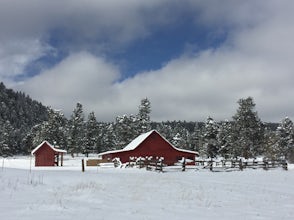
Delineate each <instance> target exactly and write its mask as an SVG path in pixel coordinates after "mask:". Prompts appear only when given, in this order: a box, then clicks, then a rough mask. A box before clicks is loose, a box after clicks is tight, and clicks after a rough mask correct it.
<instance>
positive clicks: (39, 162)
mask: <svg viewBox="0 0 294 220" xmlns="http://www.w3.org/2000/svg"><path fill="white" fill-rule="evenodd" d="M54 160H55V156H54V150H53V149H52V148H51V147H49V146H48V145H47V144H46V143H44V144H43V145H42V146H41V147H40V148H39V149H38V150H37V151H36V152H35V166H54Z"/></svg>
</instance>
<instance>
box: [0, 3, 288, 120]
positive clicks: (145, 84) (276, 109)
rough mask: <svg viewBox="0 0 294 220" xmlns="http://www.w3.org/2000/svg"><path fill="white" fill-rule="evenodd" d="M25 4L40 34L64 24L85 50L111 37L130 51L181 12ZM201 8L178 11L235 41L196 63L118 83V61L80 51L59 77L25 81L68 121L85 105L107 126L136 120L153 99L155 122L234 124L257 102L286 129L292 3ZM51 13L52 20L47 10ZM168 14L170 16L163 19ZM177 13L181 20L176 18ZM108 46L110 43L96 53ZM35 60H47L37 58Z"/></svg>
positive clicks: (51, 73)
mask: <svg viewBox="0 0 294 220" xmlns="http://www.w3.org/2000/svg"><path fill="white" fill-rule="evenodd" d="M27 1H30V2H35V3H36V4H37V6H36V7H37V8H38V10H36V11H38V13H35V12H34V10H33V9H32V10H31V9H30V8H29V7H27V8H25V10H26V13H25V14H27V13H29V12H31V13H32V14H31V15H30V16H29V18H28V19H31V20H36V18H39V17H41V18H43V19H39V20H37V21H35V23H34V22H33V24H35V26H36V28H35V29H34V30H35V31H34V35H36V33H37V34H38V33H39V32H40V33H43V29H44V27H43V26H44V24H46V25H45V26H46V27H45V28H47V29H50V28H52V27H56V24H58V27H63V28H65V29H66V30H67V31H68V33H73V34H76V35H77V36H74V37H75V38H77V39H78V38H81V40H80V41H81V45H82V44H87V42H91V40H92V39H93V38H99V39H104V38H107V37H110V38H111V42H112V43H114V44H122V45H125V44H127V43H130V42H131V41H132V40H134V39H137V38H140V37H144V36H146V35H148V34H150V31H152V28H159V27H160V25H166V24H169V22H170V23H172V22H173V21H169V18H170V17H171V16H170V15H172V13H171V12H172V10H171V9H175V8H174V7H175V5H174V4H172V3H170V1H168V3H169V4H172V6H170V5H169V4H168V7H167V9H166V8H165V7H164V6H165V4H167V1H155V0H154V1H148V3H146V2H145V3H142V2H143V1H142V2H141V1H140V3H139V1H135V0H128V1H127V2H125V1H109V0H108V1H106V0H105V1H91V0H88V1H87V4H85V3H84V2H81V1H72V2H73V3H71V4H69V1H61V3H59V4H58V5H57V4H56V3H47V5H45V6H41V5H40V4H38V3H37V2H38V1H33V0H27ZM7 2H10V1H7ZM203 2H204V1H189V0H187V1H186V3H187V7H189V8H185V7H184V3H183V4H181V6H179V2H177V3H176V5H177V6H179V8H180V9H181V10H182V11H181V13H183V12H184V11H186V12H189V13H191V12H195V22H197V23H200V24H201V25H212V26H213V27H216V29H217V28H220V29H228V30H229V32H228V39H227V41H226V42H225V43H224V44H223V45H221V46H219V47H218V48H217V49H214V50H209V49H208V50H206V51H202V52H199V53H198V54H197V55H192V56H191V55H185V54H183V55H182V56H181V57H179V58H177V59H174V60H171V61H170V62H168V63H167V64H166V65H165V66H164V67H163V68H161V69H159V70H156V71H150V72H144V73H141V74H138V75H136V76H135V77H133V78H129V79H127V80H125V81H122V82H119V81H118V80H119V79H120V72H119V69H118V67H116V66H115V65H113V64H112V63H111V61H107V60H105V59H103V58H101V56H99V55H98V56H93V55H91V54H89V53H87V52H72V53H71V55H70V56H69V57H67V58H66V59H65V60H63V61H62V62H61V63H59V64H58V65H56V66H55V67H53V68H52V69H50V70H47V71H44V72H42V73H41V74H40V75H38V76H36V77H34V78H32V79H30V80H28V81H25V82H24V84H23V86H22V88H23V90H25V91H26V92H28V93H29V94H30V95H31V96H33V97H34V98H36V99H38V100H40V101H42V102H44V104H46V105H52V106H53V107H56V108H63V109H64V111H65V112H66V113H70V112H71V111H72V109H73V108H74V106H75V103H76V102H77V101H81V102H82V104H84V106H85V108H86V109H87V110H88V111H92V110H94V111H95V112H96V115H97V117H98V119H99V120H113V119H114V117H115V116H116V115H117V114H123V113H128V114H129V113H136V111H137V106H138V105H139V101H140V99H141V98H144V97H148V98H150V100H151V104H152V119H153V120H167V119H168V120H178V119H185V120H202V121H203V120H204V119H205V118H206V117H207V116H209V115H210V116H212V117H215V118H216V119H217V120H221V119H226V118H231V116H232V115H233V114H234V113H235V111H236V109H237V103H236V102H237V100H238V99H239V98H243V97H247V96H253V97H254V99H255V102H256V104H257V110H258V112H259V114H260V116H261V118H262V120H264V121H279V120H280V119H282V118H283V117H284V116H286V115H288V116H289V117H292V118H294V104H293V103H292V102H291V100H290V99H291V97H292V95H293V94H294V91H293V90H294V89H293V84H294V76H293V69H294V64H293V58H294V54H293V53H294V46H293V44H292V43H291V42H292V40H293V37H294V28H293V25H292V23H293V22H292V21H293V13H292V11H293V9H294V8H293V7H294V4H293V3H292V1H287V0H285V1H278V2H277V1H253V0H252V1H246V2H244V1H234V0H227V1H224V2H222V3H220V1H211V2H212V3H211V4H209V3H203ZM61 6H63V7H61ZM46 7H47V11H49V12H45V8H46ZM0 8H1V7H0ZM163 9H165V10H163ZM154 10H156V12H155V13H154V12H153V14H152V11H154ZM161 10H162V12H163V16H160V13H157V12H160V11H161ZM2 11H3V10H2ZM252 11H253V12H254V13H253V12H252ZM0 12H1V9H0ZM42 13H45V16H41V14H42ZM181 13H180V12H179V13H178V15H179V14H181ZM0 14H1V13H0ZM50 15H51V16H50ZM151 15H154V16H153V17H152V16H151ZM165 15H169V16H168V17H166V16H165ZM178 15H177V13H175V18H177V16H178ZM22 16H23V15H22V14H21V15H20V16H19V17H17V18H18V20H19V19H21V18H22ZM166 18H167V19H166ZM0 20H1V19H0ZM16 20H17V19H16ZM172 20H173V19H172ZM1 22H2V24H3V21H1ZM156 22H159V24H158V26H157V25H156ZM29 24H31V21H28V20H26V21H25V22H24V24H23V25H29ZM14 31H16V30H14ZM77 33H80V35H78V34H77ZM21 34H23V33H21ZM21 34H20V35H21ZM41 35H42V34H41ZM41 35H40V37H41ZM85 39H86V40H87V41H86V42H85ZM36 45H38V44H36ZM79 45H80V44H79ZM101 46H102V47H103V46H105V45H103V43H101V44H100V45H98V47H101ZM108 46H110V45H106V47H108ZM7 51H8V50H7ZM33 51H34V50H33ZM37 51H38V50H37ZM40 51H42V49H41V50H40ZM76 51H78V50H76ZM18 54H21V53H18ZM32 54H33V56H32V57H38V56H40V55H39V52H32ZM98 54H99V53H98ZM32 59H33V58H30V59H28V60H32ZM12 60H13V59H12ZM18 62H19V61H18ZM25 63H26V62H24V63H23V64H22V66H23V65H25Z"/></svg>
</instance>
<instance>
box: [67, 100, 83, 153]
mask: <svg viewBox="0 0 294 220" xmlns="http://www.w3.org/2000/svg"><path fill="white" fill-rule="evenodd" d="M68 129H69V136H68V138H69V140H68V142H69V150H70V152H71V154H72V155H73V154H74V153H76V154H78V153H81V152H83V151H85V148H86V137H85V136H86V135H85V123H84V112H83V106H82V104H81V103H77V105H76V108H75V109H74V110H73V113H72V115H71V117H70V120H69V128H68Z"/></svg>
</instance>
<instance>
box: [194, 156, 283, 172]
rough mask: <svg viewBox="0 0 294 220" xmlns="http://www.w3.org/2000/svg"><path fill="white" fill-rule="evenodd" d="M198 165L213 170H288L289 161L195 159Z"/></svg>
mask: <svg viewBox="0 0 294 220" xmlns="http://www.w3.org/2000/svg"><path fill="white" fill-rule="evenodd" d="M195 164H196V167H197V168H198V169H199V168H202V169H210V170H211V171H215V170H221V169H223V170H232V169H237V170H243V169H247V168H251V169H260V168H262V169H264V170H268V169H273V168H278V167H281V168H283V169H284V170H288V163H287V161H286V160H265V159H264V160H262V161H257V160H245V161H243V160H242V159H239V160H236V159H234V160H220V161H219V160H218V161H216V160H196V161H195Z"/></svg>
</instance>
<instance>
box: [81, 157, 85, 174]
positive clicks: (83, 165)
mask: <svg viewBox="0 0 294 220" xmlns="http://www.w3.org/2000/svg"><path fill="white" fill-rule="evenodd" d="M82 172H85V163H84V159H82Z"/></svg>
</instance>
